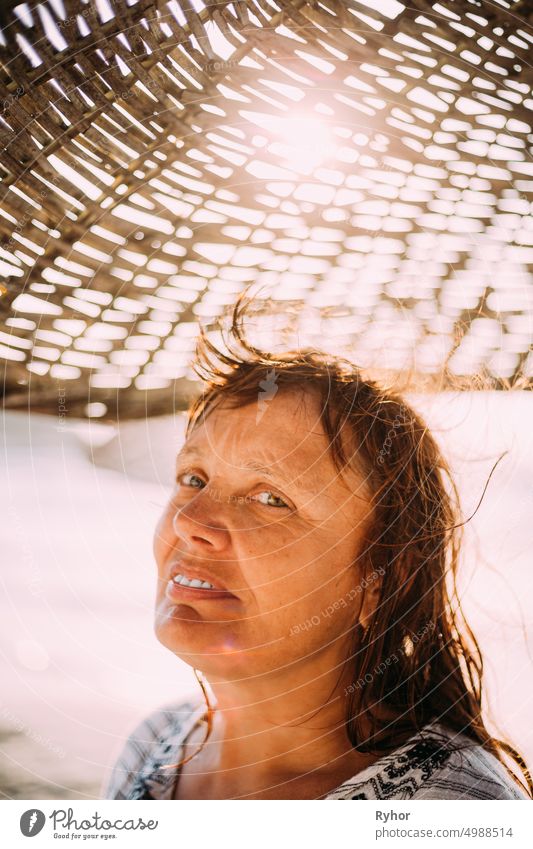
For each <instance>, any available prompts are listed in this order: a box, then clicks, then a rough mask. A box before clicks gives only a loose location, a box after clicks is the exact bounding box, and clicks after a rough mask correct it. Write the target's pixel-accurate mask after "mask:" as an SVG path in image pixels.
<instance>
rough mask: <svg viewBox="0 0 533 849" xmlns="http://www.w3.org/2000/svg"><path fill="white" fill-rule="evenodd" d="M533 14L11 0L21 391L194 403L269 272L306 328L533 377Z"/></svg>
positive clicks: (4, 204)
mask: <svg viewBox="0 0 533 849" xmlns="http://www.w3.org/2000/svg"><path fill="white" fill-rule="evenodd" d="M532 14H533V13H532V7H531V5H530V4H528V3H527V1H526V2H521V0H517V2H511V0H509V1H508V2H506V0H492V2H489V0H470V2H468V0H464V1H463V2H451V3H432V2H426V0H413V2H411V3H409V4H408V5H404V4H403V3H400V2H397V0H364V2H358V0H324V2H318V0H250V2H240V1H239V0H234V2H231V3H230V2H228V3H226V2H224V0H220V2H213V3H210V2H205V3H204V2H201V0H186V2H178V0H170V2H159V0H137V2H136V0H129V2H126V0H97V2H95V0H87V2H83V0H43V2H40V3H39V4H32V3H24V4H13V3H11V2H4V3H3V4H2V11H1V20H0V24H1V29H2V34H1V39H0V41H1V43H0V62H1V74H0V85H1V89H2V91H1V94H0V110H1V111H0V141H1V147H2V153H1V156H0V179H1V204H0V207H1V210H0V211H1V215H0V273H1V274H2V282H1V283H0V325H1V326H0V357H1V358H2V365H3V369H2V371H3V375H4V381H3V387H4V393H5V398H4V405H5V406H6V407H7V408H10V409H22V408H27V407H28V405H30V406H31V409H33V410H40V411H45V412H50V413H55V412H56V411H57V399H58V393H64V396H66V398H67V399H68V408H69V411H70V413H72V414H74V415H81V416H85V415H89V416H106V417H108V418H114V417H116V416H118V415H119V413H120V416H121V417H137V416H140V415H145V414H146V413H148V414H156V413H162V412H168V411H170V410H171V409H172V408H179V407H182V406H183V405H184V404H186V402H187V399H188V397H189V396H190V394H191V393H192V392H193V391H194V388H195V384H194V383H193V381H192V374H191V372H190V369H189V360H190V356H191V352H192V350H193V347H194V342H195V337H196V334H197V331H198V323H199V322H204V323H207V324H209V323H210V322H211V321H213V320H215V319H216V318H217V316H219V315H220V314H221V313H222V312H223V311H224V310H225V308H226V307H227V305H228V304H231V303H232V302H233V301H234V300H235V298H236V296H237V294H238V293H239V292H241V291H242V290H243V289H244V288H245V287H247V286H248V285H250V284H254V283H257V284H258V288H259V289H260V291H261V292H263V291H266V292H268V297H269V298H270V299H271V300H272V301H273V302H275V303H276V304H277V305H278V307H279V306H280V305H281V307H282V312H281V315H282V316H283V310H285V309H286V308H287V307H288V306H290V307H291V308H294V307H296V308H297V309H298V314H299V315H300V316H301V326H300V336H299V338H300V340H301V341H303V342H304V343H305V344H306V345H311V346H313V345H315V346H317V347H324V340H327V344H328V345H330V347H331V348H332V349H335V350H337V351H340V352H343V353H349V354H351V356H352V357H353V358H355V359H356V360H357V361H358V362H360V363H361V364H362V365H369V366H370V365H372V366H374V367H380V368H384V369H391V368H392V369H404V368H405V367H406V366H409V367H410V368H414V370H415V371H416V372H417V373H418V374H420V375H424V376H428V375H434V374H438V373H439V371H441V370H442V366H443V363H444V362H445V361H447V362H448V368H449V371H450V373H453V374H455V375H457V376H461V375H466V376H469V375H474V374H479V373H481V372H484V373H486V374H487V375H489V376H490V377H491V378H492V380H493V385H494V386H500V385H505V384H506V383H508V382H515V381H518V382H522V383H523V381H524V380H527V378H528V376H530V375H531V373H532V372H533V361H532V355H531V354H530V353H529V351H530V345H531V333H532V326H533V319H532V311H533V298H532V290H531V277H530V266H531V263H532V262H533V223H532V222H533V219H532V217H531V209H532V204H531V200H532V191H533V163H532V162H531V143H532V140H533V131H532V121H533V97H532V93H531V83H532V74H531V68H530V66H529V62H528V60H529V56H530V54H531V49H532V44H533V30H532V28H531V25H530V23H531V17H532ZM450 353H452V356H451V357H450ZM60 397H63V396H61V395H60Z"/></svg>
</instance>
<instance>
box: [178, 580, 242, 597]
mask: <svg viewBox="0 0 533 849" xmlns="http://www.w3.org/2000/svg"><path fill="white" fill-rule="evenodd" d="M166 595H167V598H169V599H170V600H171V601H185V600H186V599H191V600H193V599H194V600H195V601H199V600H202V601H220V600H223V599H226V600H231V601H238V599H237V596H235V595H233V593H230V592H228V590H222V589H219V588H217V587H214V586H213V584H210V583H209V582H208V581H201V580H200V579H199V578H193V579H189V578H186V577H185V575H181V574H177V575H174V577H173V578H171V579H170V581H169V582H168V584H167V589H166Z"/></svg>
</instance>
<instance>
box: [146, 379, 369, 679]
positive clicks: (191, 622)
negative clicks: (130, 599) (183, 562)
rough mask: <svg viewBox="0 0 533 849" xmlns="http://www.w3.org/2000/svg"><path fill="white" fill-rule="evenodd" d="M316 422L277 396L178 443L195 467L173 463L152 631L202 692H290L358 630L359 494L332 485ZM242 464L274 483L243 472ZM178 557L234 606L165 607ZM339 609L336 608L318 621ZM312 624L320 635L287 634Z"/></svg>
mask: <svg viewBox="0 0 533 849" xmlns="http://www.w3.org/2000/svg"><path fill="white" fill-rule="evenodd" d="M319 412H320V410H319V405H318V401H317V400H316V399H315V398H314V397H313V396H311V395H309V394H308V393H306V394H303V393H295V392H293V391H291V392H287V391H282V392H278V393H277V395H276V396H275V397H274V398H273V399H271V400H270V401H269V402H268V404H267V405H266V410H265V411H264V412H263V415H262V416H261V417H259V421H256V419H257V418H258V417H257V406H256V405H255V404H250V405H247V406H245V407H240V408H237V409H230V408H227V407H219V408H217V409H216V410H214V411H213V412H212V413H211V414H210V415H209V416H208V417H207V418H206V419H205V420H204V421H203V422H201V423H200V424H198V425H197V427H196V428H195V429H194V431H193V432H192V434H191V435H190V437H189V439H188V441H187V443H186V446H187V448H188V449H194V450H195V452H196V453H197V458H196V457H195V458H194V460H187V462H183V463H182V462H180V460H179V456H178V467H177V472H178V474H179V476H180V479H181V483H178V484H177V485H176V487H175V489H174V492H173V493H172V497H171V499H170V501H169V503H168V505H167V508H166V510H165V512H164V513H163V515H162V517H161V519H160V521H159V523H158V526H157V529H156V533H155V537H154V554H155V559H156V563H157V570H158V587H157V601H156V624H155V628H156V634H157V637H158V639H159V640H160V641H161V643H163V644H164V645H165V646H167V647H168V648H169V649H170V650H171V651H173V652H175V653H176V654H177V655H178V656H179V657H181V658H182V659H183V660H185V661H186V662H187V663H189V664H191V665H192V666H195V667H196V668H198V669H201V670H202V671H203V672H204V673H205V674H206V675H207V676H208V678H209V679H210V680H217V679H220V680H228V679H232V678H233V679H235V678H239V679H242V678H247V677H249V676H251V677H255V676H264V675H268V674H274V675H276V676H280V675H286V676H287V680H290V677H291V675H292V674H293V673H294V671H295V669H296V668H298V667H303V666H311V667H312V669H313V670H316V672H317V674H319V672H320V669H321V666H322V665H324V669H326V668H327V669H331V668H333V667H334V666H335V665H336V664H339V663H340V662H341V661H342V660H343V658H344V657H345V656H346V653H347V650H348V645H349V638H350V636H351V632H352V629H353V626H354V624H355V623H356V622H357V620H358V619H361V620H362V621H363V624H364V620H365V616H366V615H367V613H368V611H367V610H366V607H365V609H363V610H361V609H360V608H361V598H362V596H363V594H361V593H359V594H356V595H353V593H352V600H351V601H348V599H349V597H350V591H352V590H354V589H355V588H357V586H358V584H359V583H360V581H361V579H362V577H363V572H362V569H363V566H362V563H361V562H360V561H358V559H357V558H358V554H359V553H360V549H361V544H362V535H363V532H364V529H365V526H366V524H365V523H366V521H367V519H368V517H369V509H370V508H369V498H368V492H367V491H366V488H365V485H364V482H363V480H362V478H361V477H360V476H358V475H357V474H356V473H355V472H351V471H350V472H349V473H348V474H345V475H344V476H343V477H342V478H341V477H340V476H339V474H338V472H337V470H336V468H335V466H334V463H333V460H332V458H331V455H330V453H329V449H328V440H327V437H326V435H325V433H324V431H323V428H322V425H321V422H320V419H319ZM250 460H253V461H255V462H259V463H261V464H262V465H264V466H266V467H268V468H269V469H270V470H271V471H272V473H273V474H275V475H276V476H277V477H276V482H275V483H273V482H272V480H269V479H266V478H264V477H263V476H262V474H261V473H260V472H256V471H250V470H246V469H244V468H243V466H244V465H245V464H246V463H247V462H248V461H250ZM187 474H188V476H187ZM191 475H194V476H195V477H191ZM278 476H279V477H278ZM283 476H284V477H283ZM268 493H271V495H269V494H268ZM279 499H282V501H283V502H285V503H286V504H287V505H288V508H286V507H282V506H277V505H279V504H280V501H279ZM264 502H266V503H264ZM180 553H182V554H184V555H185V557H186V558H187V560H188V562H189V563H190V564H191V565H192V566H195V565H196V566H197V568H201V567H202V566H204V568H207V569H208V570H209V571H210V572H211V573H212V574H213V575H215V576H220V579H221V580H222V581H223V583H224V584H225V586H226V587H227V588H228V589H229V590H230V591H232V592H234V593H235V594H236V595H237V596H238V600H236V601H235V602H234V603H232V604H228V603H219V604H217V603H215V602H211V603H210V604H209V605H208V604H206V603H203V602H201V601H199V602H195V601H189V600H187V602H186V603H182V604H179V605H178V604H176V603H175V602H172V601H170V600H169V599H168V598H167V597H166V595H165V590H166V587H167V583H168V580H169V571H170V564H171V563H172V561H173V559H174V560H175V559H176V558H177V557H178V556H179V554H180ZM369 597H370V598H369ZM339 599H345V600H347V604H346V607H340V608H339V609H338V610H336V611H335V614H334V615H330V616H324V615H322V611H323V610H324V609H325V608H327V607H328V605H332V604H334V603H335V602H337V601H338V600H339ZM367 603H369V604H371V593H367ZM365 604H366V603H365ZM317 616H318V617H320V623H319V625H316V626H313V627H311V628H308V629H307V630H305V629H301V630H299V631H297V633H294V631H295V629H296V627H297V626H298V625H299V624H300V623H305V622H306V621H308V620H312V618H313V617H315V621H316V617H317ZM291 631H292V634H291Z"/></svg>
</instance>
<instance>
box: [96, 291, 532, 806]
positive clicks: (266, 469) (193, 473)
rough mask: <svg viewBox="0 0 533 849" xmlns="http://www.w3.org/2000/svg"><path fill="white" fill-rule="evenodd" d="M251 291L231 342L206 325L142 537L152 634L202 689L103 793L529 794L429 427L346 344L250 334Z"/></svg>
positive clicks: (169, 716)
mask: <svg viewBox="0 0 533 849" xmlns="http://www.w3.org/2000/svg"><path fill="white" fill-rule="evenodd" d="M248 303H249V302H248V301H247V299H246V298H243V297H241V298H240V299H239V301H238V303H237V305H236V307H235V309H234V312H233V321H232V325H231V328H230V333H229V336H228V337H227V338H226V340H225V346H226V349H225V351H224V352H222V351H218V350H217V349H216V347H215V346H214V345H213V343H212V342H211V341H210V340H209V338H208V337H207V335H206V334H205V333H204V332H202V333H201V335H200V340H199V343H198V347H197V352H196V359H195V369H196V372H197V373H198V375H199V376H200V377H201V378H202V379H203V380H204V381H205V382H206V386H205V390H204V392H203V393H202V395H201V396H200V397H199V398H198V399H197V400H196V401H195V402H194V403H193V405H192V407H191V409H190V411H189V421H188V427H187V433H186V440H185V443H184V446H183V448H182V449H181V451H180V452H179V454H178V457H177V464H176V486H175V489H174V491H173V494H172V497H171V499H170V501H169V504H168V506H167V508H166V510H165V512H164V514H163V516H162V517H161V520H160V522H159V524H158V527H157V530H156V534H155V540H154V553H155V559H156V563H157V570H158V588H157V600H156V624H155V627H156V634H157V637H158V639H159V640H160V642H161V643H162V644H163V645H165V646H166V647H167V648H168V649H170V651H172V652H174V653H175V654H176V655H178V656H179V657H180V658H182V660H184V661H185V662H186V663H188V664H190V665H191V666H192V667H193V668H194V669H195V671H196V674H197V678H198V680H199V683H200V684H201V686H202V690H203V695H204V697H205V702H204V701H203V700H201V701H200V702H199V703H197V702H195V701H194V700H193V701H189V702H186V703H184V704H176V705H170V706H168V707H166V708H163V709H160V710H158V711H155V712H154V713H153V714H151V715H150V716H149V717H148V718H147V719H146V720H144V722H142V723H141V724H140V726H138V728H137V729H136V730H135V731H134V732H133V734H132V735H131V736H130V738H129V740H128V742H127V743H126V745H125V747H124V750H123V753H122V755H121V756H120V758H119V759H118V761H117V763H116V765H115V767H114V770H113V774H112V776H111V780H110V782H109V785H108V788H107V790H106V793H105V796H106V798H112V799H411V798H415V799H523V798H527V796H528V793H527V792H526V790H525V789H524V788H523V786H522V784H521V783H520V782H519V781H518V779H517V778H516V777H514V776H515V771H513V770H511V768H510V766H511V765H512V764H514V765H515V766H516V765H517V764H518V765H519V766H520V767H521V769H522V771H523V772H524V775H525V777H526V784H529V786H530V780H529V775H528V774H527V770H526V769H525V765H524V763H523V761H522V760H521V758H520V756H519V755H518V754H517V753H516V752H515V751H514V750H513V749H511V748H510V747H509V746H507V745H506V744H504V743H501V742H500V741H497V740H495V739H493V738H492V737H491V735H490V734H489V732H488V731H487V729H486V728H485V726H484V723H483V720H482V717H481V673H482V662H481V657H480V654H479V650H478V647H477V643H476V642H475V639H474V638H473V636H472V634H471V632H470V631H469V629H468V627H467V625H466V623H465V622H464V619H463V618H462V616H461V613H460V605H459V604H458V600H457V597H456V595H455V588H454V587H455V585H454V578H455V570H456V567H457V561H458V537H459V533H460V521H459V514H458V508H457V500H456V492H455V489H454V487H453V484H452V483H451V480H450V476H449V470H448V468H447V466H446V464H445V462H444V460H443V458H442V456H441V454H440V451H439V449H438V447H437V445H436V443H435V441H434V439H433V437H432V436H431V434H430V433H429V431H428V429H427V427H426V426H425V425H424V423H423V421H422V420H421V418H420V417H419V416H418V415H417V414H416V413H415V412H414V411H413V410H412V409H411V408H410V407H409V406H408V405H407V404H406V403H405V401H404V400H402V399H401V398H400V397H398V396H396V395H395V394H393V393H391V392H388V391H385V390H382V389H380V388H379V387H378V385H377V384H376V383H374V382H372V381H370V380H364V379H363V377H362V376H361V374H360V372H359V371H358V370H357V369H356V368H355V367H354V366H353V364H351V363H349V362H347V361H345V360H342V359H339V358H333V357H331V356H329V355H325V354H321V353H319V352H316V351H311V350H305V351H293V352H287V353H285V354H269V353H268V352H266V351H261V350H258V349H257V348H256V347H254V346H252V345H251V344H250V343H249V341H248V340H247V338H246V334H245V332H244V329H243V326H244V320H245V318H246V315H247V304H248ZM199 670H201V673H203V675H205V677H206V678H207V680H208V682H209V687H210V689H211V696H209V695H208V692H207V686H206V684H205V683H204V679H203V675H202V674H201V673H200V672H199ZM213 701H215V704H214V705H213V704H212V702H213Z"/></svg>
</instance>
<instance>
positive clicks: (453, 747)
mask: <svg viewBox="0 0 533 849" xmlns="http://www.w3.org/2000/svg"><path fill="white" fill-rule="evenodd" d="M204 713H205V704H204V703H203V702H202V703H201V704H198V703H197V702H193V701H188V702H183V703H176V704H170V705H167V706H165V707H162V708H160V709H159V710H156V711H154V712H153V713H151V714H150V715H149V716H147V717H146V718H145V719H144V720H143V721H142V722H141V723H140V724H139V725H138V726H137V727H136V728H135V729H134V731H133V732H132V733H131V734H130V736H129V737H128V739H127V741H126V743H125V745H124V747H123V749H122V752H121V754H120V756H119V758H118V760H117V761H116V763H115V765H114V767H113V770H112V773H111V776H110V778H109V780H108V781H107V782H106V784H105V787H104V791H103V794H102V797H103V798H104V799H172V798H173V797H174V793H175V788H176V786H177V785H176V781H177V780H178V779H179V774H177V768H176V767H174V768H172V769H163V767H164V766H165V765H166V764H176V763H178V762H179V761H180V760H181V758H183V751H182V750H183V743H184V741H185V739H186V738H187V737H188V735H189V734H190V733H191V731H192V730H193V729H194V728H195V727H196V725H197V724H198V723H199V722H200V720H201V719H202V717H203V715H204ZM458 746H460V749H458V748H457V747H458ZM463 747H464V748H463ZM320 798H322V799H353V800H355V799H374V800H387V799H390V800H394V799H398V800H402V799H528V798H529V797H528V796H527V795H526V793H525V791H522V790H521V789H520V787H519V786H518V784H517V783H516V782H515V781H513V780H512V779H511V778H510V776H509V775H508V773H507V771H506V770H505V768H504V767H503V766H502V764H501V763H500V761H499V760H498V759H497V758H496V757H495V756H494V755H492V754H491V753H489V752H486V751H485V750H484V749H483V748H482V746H480V745H479V744H476V743H474V742H473V741H471V740H469V739H468V738H466V737H465V736H464V735H462V734H457V733H456V732H454V731H450V730H448V729H447V728H446V727H445V726H443V725H442V724H439V723H429V724H428V725H426V726H425V727H424V728H423V729H422V730H421V731H420V732H417V733H416V734H414V735H413V736H412V737H410V738H409V740H407V741H406V742H405V743H403V744H402V745H401V746H400V747H399V748H398V749H396V750H395V751H393V752H392V753H389V754H387V755H384V756H383V757H382V758H380V759H379V760H377V761H375V762H374V763H373V764H372V765H371V766H369V767H367V768H366V769H364V770H363V771H362V772H359V773H357V775H354V776H353V778H349V779H348V780H347V781H344V782H343V783H342V784H340V785H339V786H338V787H337V788H336V789H335V790H332V791H330V792H329V793H328V794H327V795H325V796H322V797H320Z"/></svg>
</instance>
